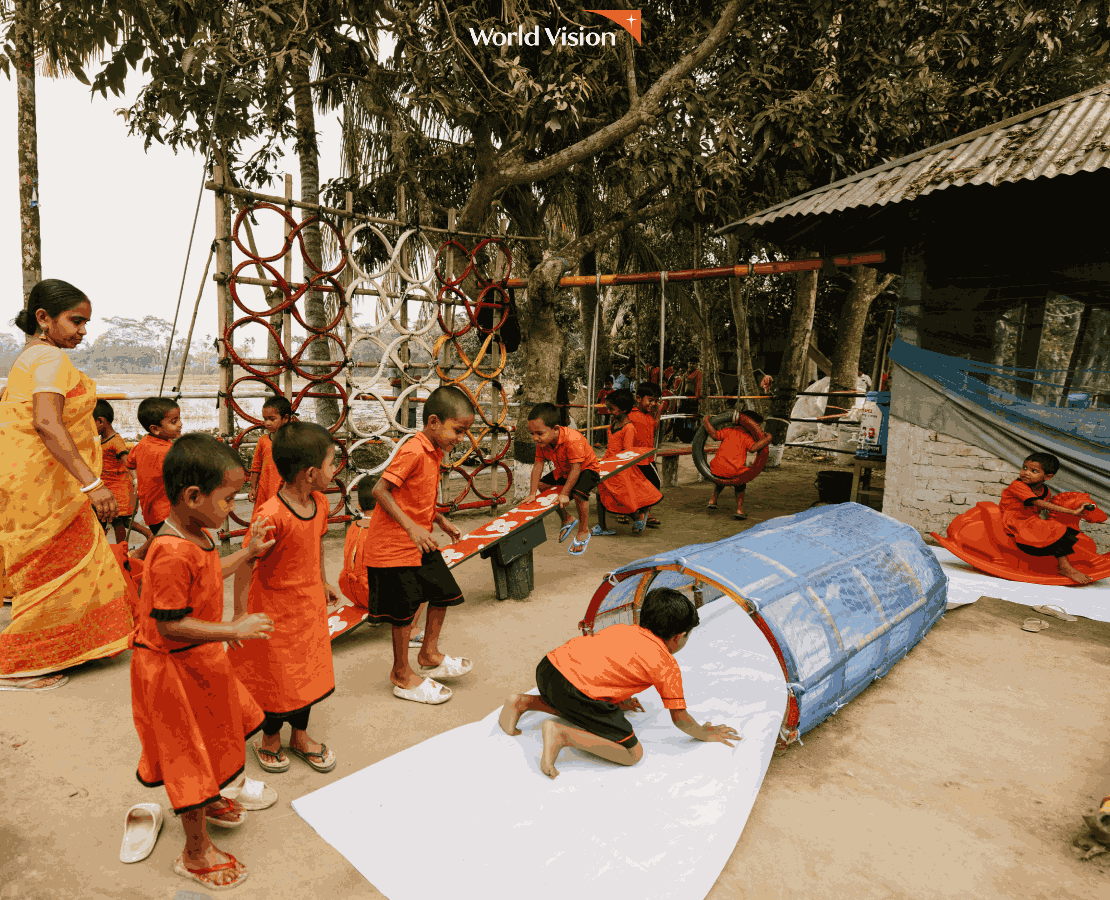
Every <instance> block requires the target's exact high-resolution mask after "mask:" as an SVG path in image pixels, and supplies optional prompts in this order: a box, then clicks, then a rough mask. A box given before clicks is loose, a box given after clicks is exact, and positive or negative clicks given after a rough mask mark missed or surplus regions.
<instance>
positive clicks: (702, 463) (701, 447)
mask: <svg viewBox="0 0 1110 900" xmlns="http://www.w3.org/2000/svg"><path fill="white" fill-rule="evenodd" d="M709 423H710V424H711V425H712V426H713V427H714V428H722V427H724V426H725V425H739V426H740V427H741V428H743V429H744V430H745V431H746V432H747V433H748V434H750V435H751V437H752V440H753V441H758V440H759V439H760V438H762V437H763V432H762V431H761V430H760V428H759V426H758V425H756V424H755V422H753V421H752V420H751V419H749V418H748V417H747V416H745V415H740V414H739V413H720V414H719V415H716V416H713V417H712V418H711V419H710V420H709ZM708 437H709V434H708V433H707V432H706V430H705V423H704V422H703V423H701V424H699V425H698V433H697V434H695V435H694V440H693V442H692V443H691V444H690V456H691V457H692V458H693V460H694V467H695V468H696V469H697V470H698V472H699V473H700V474H701V475H702V477H704V478H706V479H707V480H709V481H714V482H716V483H717V484H718V485H720V486H721V487H735V486H738V485H741V484H747V483H748V482H749V481H751V480H752V479H753V478H755V476H756V475H758V474H759V473H760V472H762V471H763V467H764V466H765V465H767V456H768V452H767V448H766V447H764V448H763V449H762V450H760V451H759V452H758V453H757V454H756V456H755V462H754V463H753V464H752V465H751V466H749V467H748V468H747V469H746V470H745V471H744V472H743V473H742V474H741V475H738V476H737V477H736V478H719V477H717V476H716V475H714V474H713V472H712V471H711V470H710V468H709V461H708V460H707V459H706V458H705V441H706V439H707V438H708Z"/></svg>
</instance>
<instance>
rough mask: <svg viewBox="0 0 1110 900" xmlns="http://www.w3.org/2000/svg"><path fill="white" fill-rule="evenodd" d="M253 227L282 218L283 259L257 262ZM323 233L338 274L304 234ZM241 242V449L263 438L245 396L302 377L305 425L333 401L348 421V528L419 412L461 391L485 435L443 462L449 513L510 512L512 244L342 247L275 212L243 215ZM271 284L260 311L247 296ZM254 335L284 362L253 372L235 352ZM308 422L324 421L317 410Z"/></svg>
mask: <svg viewBox="0 0 1110 900" xmlns="http://www.w3.org/2000/svg"><path fill="white" fill-rule="evenodd" d="M248 216H250V217H251V220H252V221H254V222H256V223H259V224H274V223H263V222H262V220H263V217H266V216H278V217H280V219H281V220H282V221H281V222H280V223H278V224H280V225H281V226H283V230H284V231H285V232H287V234H286V236H285V238H284V241H283V243H282V244H281V246H280V247H279V248H278V249H277V250H276V252H274V253H272V254H270V255H267V254H265V253H264V252H262V251H261V250H258V249H257V248H256V249H254V250H252V249H251V248H252V247H255V244H254V240H253V234H252V233H251V232H250V231H249V230H248V229H247V228H246V226H245V223H244V220H245V219H246V218H247V217H248ZM313 222H318V223H319V226H320V229H321V231H322V232H324V233H325V235H326V236H327V237H330V241H329V243H330V244H332V246H333V247H336V248H338V253H336V255H335V258H336V262H335V264H334V265H332V266H330V267H325V266H324V265H322V264H321V263H318V262H317V261H314V260H312V259H310V258H309V254H308V252H307V250H306V247H305V240H304V229H305V228H306V226H308V225H310V224H311V223H313ZM231 238H232V244H233V246H234V248H235V249H236V250H237V251H238V253H239V254H241V255H242V257H243V259H242V261H240V262H238V263H237V264H236V265H234V267H233V269H232V272H231V274H230V277H229V278H228V288H229V293H230V297H231V300H232V303H233V310H234V311H233V314H232V316H231V319H232V321H231V323H230V324H229V325H228V327H227V328H226V329H225V331H224V338H225V346H226V347H227V352H228V357H229V358H228V360H227V363H226V364H229V365H232V366H234V367H238V369H241V370H242V372H243V373H244V374H241V375H238V377H233V378H232V379H231V381H230V386H229V388H228V390H227V395H226V397H225V398H224V402H225V403H226V404H227V405H228V407H229V408H230V411H231V412H232V413H233V416H234V417H237V418H238V420H239V421H241V422H242V423H243V425H244V427H243V428H242V429H241V430H239V431H238V433H236V434H235V435H233V436H232V437H231V441H232V445H233V446H234V447H235V448H237V449H238V447H239V446H240V445H241V444H242V443H243V441H244V439H248V441H253V440H255V439H256V438H257V437H260V436H261V435H262V434H263V423H262V419H261V418H260V416H261V410H260V409H259V412H258V414H257V415H256V414H255V413H254V412H253V408H252V409H248V408H245V406H244V404H243V403H241V402H240V397H239V396H237V393H238V394H239V395H240V396H241V395H242V394H244V393H247V392H251V393H258V392H260V389H263V390H264V391H268V392H272V393H274V394H282V393H283V390H282V385H283V382H285V383H286V384H287V385H288V384H289V382H290V380H291V379H290V378H289V377H288V376H290V375H291V376H293V377H295V378H297V379H298V381H303V386H301V387H300V388H299V389H297V390H294V391H293V392H292V395H291V396H290V402H291V404H292V406H293V410H294V412H302V411H301V409H300V407H301V406H302V404H303V402H304V400H305V399H306V398H310V399H312V400H318V399H320V398H330V399H331V400H333V401H335V403H336V405H337V407H338V418H337V419H336V420H335V422H334V423H333V424H331V425H330V426H329V430H330V431H331V432H332V434H333V435H334V436H335V438H336V442H337V444H338V445H339V446H340V447H341V448H343V452H342V454H341V457H340V459H339V460H337V462H338V463H339V464H340V465H339V470H338V472H337V473H336V478H335V480H334V481H333V483H332V485H331V487H330V488H329V491H328V493H329V495H333V496H334V495H338V496H336V497H335V502H334V503H333V504H332V506H331V509H330V517H331V519H332V520H333V521H342V520H345V519H348V518H350V517H351V516H352V515H354V516H357V515H359V504H358V501H357V487H358V482H359V481H360V480H361V479H362V478H364V477H367V476H374V475H377V474H379V473H380V472H382V471H384V470H385V468H386V467H387V466H388V464H389V462H390V460H391V459H392V457H393V455H394V453H395V452H396V450H397V447H398V446H399V445H400V443H401V442H402V441H403V440H404V439H405V438H406V437H408V436H409V435H411V434H414V433H415V432H416V431H418V430H420V429H421V428H422V424H421V423H422V415H421V412H422V408H421V404H422V403H423V401H424V399H425V398H426V397H427V395H428V394H429V393H431V391H432V390H434V389H435V388H436V387H438V386H440V385H441V384H452V385H455V386H457V387H459V388H460V389H461V390H462V391H463V392H464V393H465V394H466V395H467V396H468V397H469V398H470V400H471V402H472V403H473V404H474V406H475V410H476V411H475V421H474V425H473V426H472V428H471V430H470V434H469V435H468V440H465V441H463V442H462V443H460V445H459V446H458V447H457V448H456V449H455V450H454V451H453V452H452V453H451V454H450V456H449V457H447V458H445V460H444V466H443V473H444V476H445V477H444V478H442V479H441V491H440V498H439V508H440V510H441V511H444V512H446V511H450V510H455V509H473V508H479V507H487V506H496V505H498V504H499V503H505V502H507V497H508V495H509V492H510V490H511V488H512V470H511V468H510V467H509V466H508V465H507V464H506V463H505V462H504V458H505V456H506V454H507V452H508V449H509V445H510V438H511V429H510V428H508V427H507V426H506V424H505V423H506V418H507V414H508V406H507V398H506V393H505V389H504V387H503V386H502V384H501V382H500V381H499V380H498V379H499V378H500V376H501V373H502V371H503V370H504V368H505V362H506V353H505V348H504V345H503V344H502V343H501V339H500V337H499V335H498V331H499V329H500V328H501V326H502V325H503V324H504V322H505V321H506V318H507V316H508V313H509V297H508V292H507V290H506V288H505V282H506V281H507V279H508V278H509V274H510V272H511V269H512V258H511V255H510V253H509V251H508V248H507V247H506V246H505V245H504V244H503V243H502V242H501V241H500V240H498V239H487V240H483V241H481V242H480V243H479V244H477V246H475V247H474V249H473V250H470V249H468V248H467V247H465V246H464V245H462V244H460V243H459V242H457V241H448V242H446V243H444V244H443V245H442V246H441V247H439V249H438V251H437V250H436V249H435V248H434V246H433V245H432V244H431V243H430V242H429V241H428V239H427V237H426V236H425V235H424V234H422V233H421V232H419V231H417V230H416V229H406V230H403V231H401V233H400V236H399V237H398V238H397V239H396V242H395V243H393V242H391V240H390V238H389V236H388V234H387V233H386V231H384V230H383V229H382V228H380V227H378V226H377V225H375V224H371V223H368V222H363V223H356V224H353V225H352V227H351V228H350V229H349V230H348V231H347V232H346V234H344V233H343V232H342V230H341V229H340V228H339V227H338V226H337V225H336V224H335V223H334V222H332V221H330V220H329V219H328V218H327V217H324V216H313V217H311V218H306V219H305V220H304V221H302V222H299V223H298V222H297V221H296V220H295V219H294V218H293V216H292V215H291V214H290V213H289V212H288V211H286V210H284V209H282V208H281V207H280V206H276V205H274V204H272V203H268V202H256V203H253V204H251V205H249V206H245V207H244V208H243V209H242V210H241V211H240V213H239V214H238V216H237V217H236V218H235V222H234V225H233V228H232V235H231ZM294 248H296V251H299V252H297V253H295V250H294ZM291 254H293V255H299V256H300V259H299V260H297V263H298V267H300V268H302V271H303V272H304V273H305V274H306V276H307V280H304V281H303V282H298V281H296V280H294V279H292V278H287V277H286V276H285V274H284V272H283V271H281V269H287V268H288V269H291V268H293V267H290V266H288V265H287V264H288V263H289V262H290V261H291V260H290V259H288V257H289V256H290V255H291ZM370 260H373V261H374V262H373V263H370V262H368V261H370ZM364 266H365V267H364ZM255 275H257V276H258V278H253V276H255ZM247 279H250V280H249V282H248V280H247ZM259 280H263V281H267V282H268V285H265V286H262V287H255V288H254V293H253V294H252V296H254V297H256V298H257V300H256V301H255V303H254V305H250V304H248V302H247V300H246V298H245V295H246V294H247V293H248V291H247V290H246V286H247V284H248V283H249V284H252V285H253V284H257V282H258V281H259ZM310 303H316V304H319V305H320V307H319V309H318V310H317V313H318V314H322V317H323V319H324V320H325V322H324V327H322V328H319V327H313V326H312V325H310V324H309V319H310V317H309V315H308V314H307V310H308V306H309V304H310ZM286 316H291V317H292V319H293V320H294V321H295V322H296V324H297V325H298V326H299V327H300V329H303V331H304V333H305V339H304V341H303V343H301V345H300V346H299V347H298V348H297V350H296V352H295V353H291V352H290V348H289V347H287V346H286V343H287V341H286V334H289V333H291V332H290V329H285V333H283V327H282V326H283V318H284V317H286ZM313 318H314V319H315V320H316V321H319V318H318V317H313ZM248 325H251V326H260V327H261V328H262V329H263V330H264V331H265V332H266V334H267V341H266V345H267V346H270V347H276V348H277V355H276V357H275V356H273V355H272V354H267V355H266V356H265V357H264V358H253V357H251V356H249V355H248V354H247V353H246V352H245V351H243V350H242V349H238V350H237V349H236V340H237V339H238V340H239V344H240V348H241V347H243V346H248V344H247V341H246V340H245V334H244V333H243V332H239V334H237V333H236V332H237V331H239V330H240V329H243V328H244V327H245V326H248ZM255 334H256V335H257V331H255ZM321 349H322V352H321ZM344 370H345V371H346V376H345V378H344V379H342V380H340V373H341V372H343V371H344ZM232 372H233V373H235V372H236V369H235V368H233V369H232ZM302 414H303V415H304V417H305V418H306V419H309V420H310V419H311V417H312V416H311V412H310V410H309V409H308V408H306V409H305V410H304V411H303V412H302ZM233 421H234V418H233ZM410 423H411V424H410ZM360 449H365V450H366V451H368V452H366V453H359V452H358V451H359V450H360ZM232 519H233V520H234V521H235V522H236V523H238V525H240V526H242V527H241V528H239V529H237V530H234V531H231V532H229V533H228V536H234V535H238V534H242V533H243V531H244V529H245V526H246V524H247V522H246V521H245V520H244V519H243V518H241V517H239V516H234V515H233V516H232Z"/></svg>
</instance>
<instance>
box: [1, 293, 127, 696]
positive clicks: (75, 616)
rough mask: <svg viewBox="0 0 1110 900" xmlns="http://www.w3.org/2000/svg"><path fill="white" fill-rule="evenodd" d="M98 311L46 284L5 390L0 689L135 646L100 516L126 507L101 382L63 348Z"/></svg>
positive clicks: (30, 683)
mask: <svg viewBox="0 0 1110 900" xmlns="http://www.w3.org/2000/svg"><path fill="white" fill-rule="evenodd" d="M91 315H92V305H91V304H90V303H89V301H88V298H87V297H85V295H84V294H82V293H81V292H80V291H79V290H77V288H75V287H73V285H71V284H67V283H66V282H64V281H58V280H56V279H49V280H47V281H40V282H39V283H38V284H36V285H35V287H34V288H33V289H32V290H31V296H30V298H29V300H28V304H27V308H26V309H24V310H21V311H20V313H19V315H18V316H17V317H16V321H15V324H16V325H17V326H19V328H21V329H22V330H23V331H24V332H25V333H26V334H27V335H29V337H28V340H27V345H26V346H25V347H24V349H23V351H22V352H21V353H20V354H19V356H18V357H17V358H16V360H15V362H14V363H13V364H12V367H11V371H10V372H9V373H8V384H7V387H6V388H5V390H4V392H3V394H0V544H2V547H3V555H4V564H5V566H4V567H5V576H6V578H7V589H8V591H9V592H11V593H13V594H14V595H15V597H14V600H13V601H12V621H11V625H9V626H8V627H7V628H6V629H5V630H4V632H3V633H2V634H0V690H48V689H50V688H54V687H59V686H61V685H62V684H64V683H65V680H66V677H65V676H64V675H58V674H53V673H57V672H60V671H61V670H63V669H66V668H69V667H70V666H75V665H77V664H79V663H83V662H87V661H88V660H91V659H98V658H100V657H104V656H112V655H114V654H116V653H118V652H120V651H121V650H124V649H126V648H127V638H128V635H129V634H130V633H131V628H132V620H131V611H130V608H129V607H128V604H127V591H126V587H125V584H124V580H123V573H122V572H121V571H120V567H119V565H118V564H117V563H116V560H115V557H114V556H113V555H112V551H111V549H110V548H109V544H108V540H107V537H106V536H105V534H104V528H103V526H102V525H101V524H100V521H97V520H98V519H99V520H101V521H110V520H111V519H113V518H114V517H115V516H116V515H117V513H118V511H119V507H118V506H117V504H116V499H115V497H114V496H113V495H112V492H111V490H109V488H108V487H107V486H106V485H105V484H104V483H103V482H102V481H101V480H100V464H101V459H100V439H99V436H98V435H97V432H96V423H95V422H94V420H93V415H92V413H93V407H94V406H95V405H96V384H95V383H94V382H93V380H92V379H91V378H89V377H88V376H87V375H85V374H84V373H82V372H80V371H78V370H77V368H76V367H75V366H74V365H73V363H72V362H70V360H69V357H68V356H66V354H65V351H66V350H70V349H73V348H74V347H76V346H77V345H78V344H80V343H81V340H82V338H83V337H84V336H85V323H86V322H88V320H89V318H90V316H91Z"/></svg>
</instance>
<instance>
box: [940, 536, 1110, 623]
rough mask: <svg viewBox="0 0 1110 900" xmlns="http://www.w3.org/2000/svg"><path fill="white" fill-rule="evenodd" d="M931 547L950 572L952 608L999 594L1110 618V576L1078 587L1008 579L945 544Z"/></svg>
mask: <svg viewBox="0 0 1110 900" xmlns="http://www.w3.org/2000/svg"><path fill="white" fill-rule="evenodd" d="M929 549H930V550H932V551H933V553H935V554H936V557H937V559H938V560H939V561H940V565H941V568H942V569H944V574H945V575H947V576H948V609H954V608H955V607H957V606H963V605H964V604H966V603H974V602H975V601H976V600H978V599H979V598H980V597H997V598H998V599H1000V600H1009V601H1010V602H1011V603H1022V604H1024V605H1026V606H1041V605H1045V604H1051V605H1052V606H1062V607H1063V608H1064V609H1065V610H1067V611H1068V612H1069V613H1071V614H1072V615H1073V616H1083V617H1084V618H1087V619H1095V620H1096V621H1099V622H1110V579H1104V580H1102V581H1096V582H1095V583H1094V584H1084V585H1078V584H1077V585H1075V587H1071V586H1057V585H1047V584H1026V583H1025V582H1024V581H1007V580H1006V579H1005V578H996V577H995V576H994V575H988V574H986V573H985V572H980V571H979V570H978V569H976V568H975V567H974V566H970V565H968V564H967V563H965V562H964V561H963V560H962V559H960V558H959V557H958V556H956V555H955V554H954V553H952V552H951V551H949V550H945V549H944V548H943V547H930V548H929Z"/></svg>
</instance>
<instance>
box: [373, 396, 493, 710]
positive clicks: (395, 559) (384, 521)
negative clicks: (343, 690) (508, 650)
mask: <svg viewBox="0 0 1110 900" xmlns="http://www.w3.org/2000/svg"><path fill="white" fill-rule="evenodd" d="M473 424H474V405H473V404H472V403H471V402H470V398H469V397H467V396H466V394H464V393H463V392H462V391H461V390H459V389H458V388H457V387H453V386H449V385H445V386H444V387H439V388H436V389H435V390H434V391H432V393H431V394H429V395H428V399H427V400H425V401H424V430H423V431H421V432H419V433H417V434H415V435H413V436H412V437H411V438H409V439H408V440H407V441H405V443H403V444H402V445H401V446H400V447H399V448H398V449H397V452H396V453H395V454H394V456H393V461H392V462H390V464H389V466H388V467H387V468H386V470H385V471H384V472H383V473H382V477H381V480H380V481H378V483H377V485H376V486H375V487H374V500H375V501H376V502H377V506H375V508H374V512H373V514H372V515H371V517H370V526H369V528H368V529H367V531H368V534H367V536H366V545H365V553H364V556H365V559H366V565H367V570H366V575H367V582H368V584H369V597H370V613H369V621H370V622H375V621H376V622H388V623H389V624H390V625H392V626H393V668H392V669H391V671H390V673H389V680H390V682H392V684H393V696H395V697H399V698H400V699H402V700H413V701H415V702H417V703H430V704H438V703H446V702H447V701H448V700H450V699H451V694H452V692H451V690H450V688H448V687H446V686H444V685H442V684H440V683H439V682H438V681H436V679H437V678H456V677H458V676H461V675H465V674H466V673H467V672H469V671H470V670H471V668H472V665H471V662H470V660H468V659H465V658H460V657H454V656H447V655H445V654H443V653H441V652H440V650H439V635H440V632H441V630H442V628H443V620H444V617H445V616H446V615H447V607H449V606H457V605H458V604H460V603H462V602H463V596H462V591H461V590H459V586H458V584H457V583H456V582H455V576H453V575H452V574H451V570H450V569H449V568H447V563H446V562H445V561H444V559H443V554H442V553H440V551H439V545H438V544H437V543H436V541H435V538H433V537H432V526H433V525H439V527H440V528H442V529H443V530H444V531H445V532H447V535H448V537H450V538H451V540H452V541H457V540H458V539H459V538H460V537H462V533H461V532H460V531H459V529H458V528H456V527H455V525H454V524H453V523H452V522H451V520H450V519H448V518H447V517H446V516H444V515H442V514H441V513H437V512H436V494H437V492H438V490H439V473H440V465H441V463H442V462H443V456H444V454H445V453H449V452H451V450H452V449H454V448H455V447H456V446H457V445H458V444H459V442H460V441H462V440H463V439H464V438H465V437H466V434H467V432H468V431H469V430H470V426H471V425H473ZM425 602H426V603H427V604H428V617H427V620H426V623H425V626H424V641H423V643H422V644H421V646H420V652H419V653H418V654H417V657H416V660H417V662H418V663H419V665H420V674H417V673H416V672H414V671H413V669H412V667H411V666H410V665H409V637H410V634H411V632H412V623H413V619H414V618H415V616H416V614H417V612H418V610H419V608H420V605H421V604H422V603H425Z"/></svg>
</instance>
